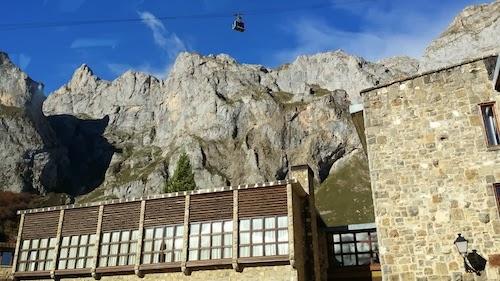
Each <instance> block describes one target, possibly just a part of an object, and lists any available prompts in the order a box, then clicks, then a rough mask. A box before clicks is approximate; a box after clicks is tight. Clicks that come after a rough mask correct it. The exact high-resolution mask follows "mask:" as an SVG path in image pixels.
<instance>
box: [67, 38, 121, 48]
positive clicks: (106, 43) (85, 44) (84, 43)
mask: <svg viewBox="0 0 500 281" xmlns="http://www.w3.org/2000/svg"><path fill="white" fill-rule="evenodd" d="M117 43H118V41H117V40H115V39H102V38H78V39H75V40H74V41H73V42H71V46H70V48H72V49H77V48H92V47H111V48H113V49H114V48H115V47H116V45H117Z"/></svg>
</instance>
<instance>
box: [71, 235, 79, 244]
mask: <svg viewBox="0 0 500 281" xmlns="http://www.w3.org/2000/svg"><path fill="white" fill-rule="evenodd" d="M70 245H71V246H78V236H71V242H70Z"/></svg>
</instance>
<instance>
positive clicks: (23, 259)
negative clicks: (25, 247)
mask: <svg viewBox="0 0 500 281" xmlns="http://www.w3.org/2000/svg"><path fill="white" fill-rule="evenodd" d="M21 260H22V261H26V260H28V251H23V252H21Z"/></svg>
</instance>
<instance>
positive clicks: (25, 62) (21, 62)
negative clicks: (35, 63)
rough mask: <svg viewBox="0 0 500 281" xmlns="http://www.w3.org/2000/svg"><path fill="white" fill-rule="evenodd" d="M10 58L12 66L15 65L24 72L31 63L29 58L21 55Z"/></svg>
mask: <svg viewBox="0 0 500 281" xmlns="http://www.w3.org/2000/svg"><path fill="white" fill-rule="evenodd" d="M10 57H11V59H12V61H13V62H14V64H16V65H17V66H18V67H19V68H20V69H22V70H24V71H26V68H27V67H28V66H29V64H30V63H31V57H30V56H28V55H26V54H23V53H20V54H12V55H11V56H10Z"/></svg>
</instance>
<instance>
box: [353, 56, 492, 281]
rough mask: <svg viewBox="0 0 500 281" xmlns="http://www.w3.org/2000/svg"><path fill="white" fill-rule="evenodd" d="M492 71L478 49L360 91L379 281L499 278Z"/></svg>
mask: <svg viewBox="0 0 500 281" xmlns="http://www.w3.org/2000/svg"><path fill="white" fill-rule="evenodd" d="M495 66H496V67H495ZM498 71H499V66H498V64H497V58H496V57H483V58H479V59H475V60H470V61H467V62H464V63H461V64H458V65H453V66H450V67H447V68H443V69H439V70H436V71H432V72H427V73H423V74H420V75H418V76H414V77H409V78H406V79H402V80H398V81H394V82H392V83H390V84H387V85H381V86H378V87H375V88H371V89H367V90H364V91H362V93H361V94H362V96H363V100H364V102H363V108H364V109H363V114H364V126H365V130H364V132H365V133H366V144H367V153H368V159H369V166H370V177H371V185H372V193H373V200H374V208H375V217H376V226H377V231H378V239H379V247H380V248H379V251H380V262H381V267H382V274H383V279H384V280H401V281H407V280H408V281H411V280H418V281H424V280H473V279H474V278H476V279H477V280H500V263H499V261H500V216H499V209H498V200H499V199H498V198H499V195H500V194H499V193H500V186H499V185H498V183H500V138H499V136H500V132H499V126H498V116H497V114H498V107H499V106H500V105H498V104H497V102H498V103H500V93H499V92H498V91H497V89H498V86H499V85H498V84H500V83H498V82H499V81H498ZM458 233H461V234H462V236H463V237H465V238H466V239H467V240H468V241H469V249H468V250H469V252H470V251H471V250H472V249H475V250H477V253H478V254H479V255H481V256H482V257H484V258H485V259H486V260H488V262H487V264H486V269H485V270H484V271H482V272H481V276H477V275H475V274H473V273H465V269H464V259H463V258H462V256H461V255H460V254H459V252H458V251H457V247H455V245H454V241H455V239H456V238H457V234H458Z"/></svg>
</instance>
